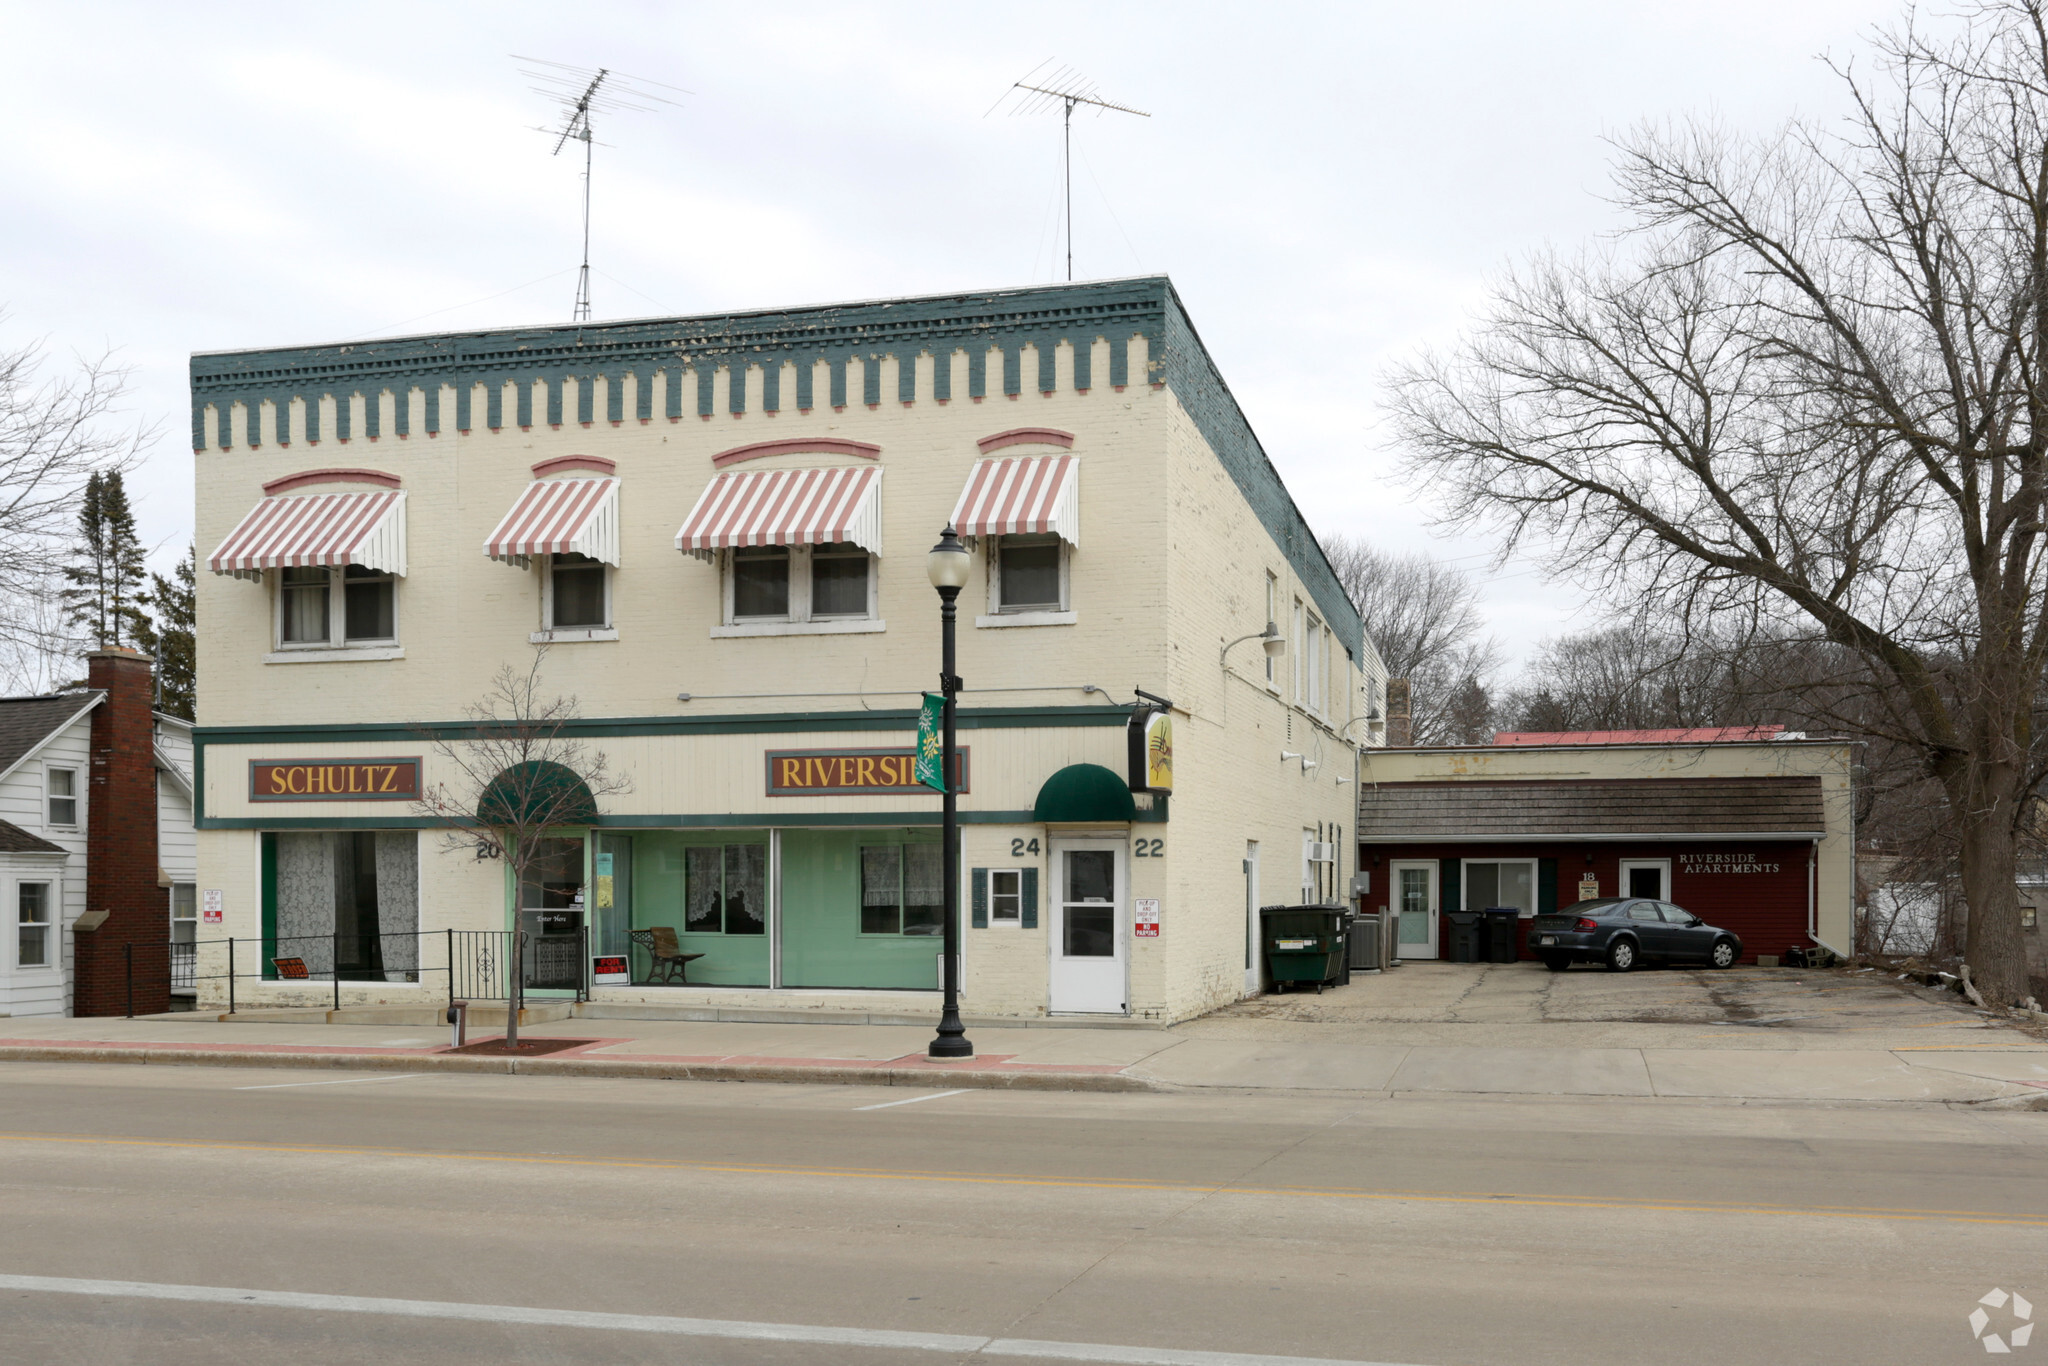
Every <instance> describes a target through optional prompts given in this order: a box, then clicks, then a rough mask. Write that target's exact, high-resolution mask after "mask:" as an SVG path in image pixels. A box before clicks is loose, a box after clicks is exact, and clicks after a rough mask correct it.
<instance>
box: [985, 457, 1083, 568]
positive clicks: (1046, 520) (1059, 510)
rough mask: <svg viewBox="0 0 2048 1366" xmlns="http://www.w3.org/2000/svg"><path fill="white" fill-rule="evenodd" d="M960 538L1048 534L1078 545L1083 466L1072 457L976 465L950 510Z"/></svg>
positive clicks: (1072, 544)
mask: <svg viewBox="0 0 2048 1366" xmlns="http://www.w3.org/2000/svg"><path fill="white" fill-rule="evenodd" d="M953 529H954V530H955V531H957V532H959V533H960V534H961V535H962V536H1019V535H1025V534H1030V533H1042V532H1051V533H1052V534H1053V535H1055V536H1057V537H1059V538H1060V539H1061V540H1063V541H1065V542H1066V543H1067V544H1068V545H1071V546H1076V547H1078V546H1079V545H1080V544H1081V462H1080V461H1079V460H1076V459H1075V458H1074V457H1073V456H1071V455H1046V456H1036V457H1030V458H1026V459H1020V460H977V461H975V462H974V472H973V473H972V474H969V475H968V476H967V487H966V488H964V489H962V490H961V491H960V501H959V502H958V503H957V504H955V505H954V508H953Z"/></svg>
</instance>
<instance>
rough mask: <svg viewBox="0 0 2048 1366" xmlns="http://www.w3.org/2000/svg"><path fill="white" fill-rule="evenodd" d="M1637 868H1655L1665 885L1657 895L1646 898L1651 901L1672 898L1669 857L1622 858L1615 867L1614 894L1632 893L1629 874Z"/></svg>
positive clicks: (1626, 894) (1624, 894) (1625, 894)
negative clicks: (1629, 885) (1629, 886)
mask: <svg viewBox="0 0 2048 1366" xmlns="http://www.w3.org/2000/svg"><path fill="white" fill-rule="evenodd" d="M1637 868H1653V869H1655V870H1656V871H1657V875H1658V878H1659V880H1660V881H1661V882H1662V883H1663V887H1664V889H1663V890H1662V891H1660V892H1658V893H1657V895H1655V896H1653V897H1648V898H1646V899H1647V900H1650V901H1669V900H1671V860H1670V859H1668V858H1625V859H1622V860H1621V861H1620V864H1619V865H1618V866H1617V867H1616V868H1615V870H1614V881H1615V887H1614V894H1615V895H1616V896H1628V895H1630V892H1629V890H1628V875H1629V874H1630V873H1631V872H1633V871H1634V870H1636V869H1637Z"/></svg>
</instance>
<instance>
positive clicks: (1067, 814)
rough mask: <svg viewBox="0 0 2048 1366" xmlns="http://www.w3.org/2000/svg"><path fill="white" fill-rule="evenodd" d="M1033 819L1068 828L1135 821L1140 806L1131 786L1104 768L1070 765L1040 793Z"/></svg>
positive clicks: (1040, 789) (1046, 783)
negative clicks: (1095, 822)
mask: <svg viewBox="0 0 2048 1366" xmlns="http://www.w3.org/2000/svg"><path fill="white" fill-rule="evenodd" d="M1031 818H1032V819H1033V820H1036V821H1054V822H1066V823H1069V824H1078V823H1082V822H1090V821H1132V820H1136V819H1137V818H1138V804H1137V803H1136V802H1135V801H1133V800H1131V788H1130V784H1128V783H1126V782H1125V781H1124V780H1123V779H1122V778H1119V777H1118V776H1117V775H1116V774H1114V773H1112V772H1110V771H1109V770H1108V769H1106V768H1104V767H1103V766H1102V765H1101V764H1068V765H1067V766H1066V767H1065V768H1063V769H1061V770H1060V771H1059V772H1057V773H1055V774H1053V775H1052V776H1051V777H1050V778H1047V779H1046V780H1045V786H1044V787H1041V788H1039V789H1038V801H1037V803H1036V804H1035V805H1033V806H1032V808H1031Z"/></svg>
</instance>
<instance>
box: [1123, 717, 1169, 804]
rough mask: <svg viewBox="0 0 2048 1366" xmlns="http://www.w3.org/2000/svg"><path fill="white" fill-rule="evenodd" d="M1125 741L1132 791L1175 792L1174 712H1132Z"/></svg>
mask: <svg viewBox="0 0 2048 1366" xmlns="http://www.w3.org/2000/svg"><path fill="white" fill-rule="evenodd" d="M1125 738H1126V744H1127V748H1128V751H1129V754H1128V758H1129V763H1130V784H1131V791H1133V792H1171V791H1173V713H1172V712H1170V711H1165V710H1157V711H1134V712H1132V713H1131V719H1130V721H1129V723H1128V724H1127V726H1126V729H1125Z"/></svg>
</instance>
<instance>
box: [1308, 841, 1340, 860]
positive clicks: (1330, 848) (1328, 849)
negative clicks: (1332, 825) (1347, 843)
mask: <svg viewBox="0 0 2048 1366" xmlns="http://www.w3.org/2000/svg"><path fill="white" fill-rule="evenodd" d="M1308 861H1309V862H1310V863H1335V862H1336V861H1337V846H1336V845H1334V844H1331V843H1327V842H1325V841H1321V840H1310V841H1309V842H1308Z"/></svg>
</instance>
